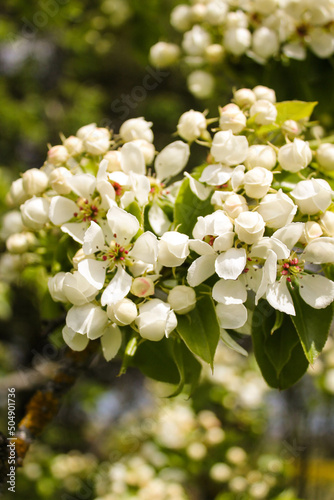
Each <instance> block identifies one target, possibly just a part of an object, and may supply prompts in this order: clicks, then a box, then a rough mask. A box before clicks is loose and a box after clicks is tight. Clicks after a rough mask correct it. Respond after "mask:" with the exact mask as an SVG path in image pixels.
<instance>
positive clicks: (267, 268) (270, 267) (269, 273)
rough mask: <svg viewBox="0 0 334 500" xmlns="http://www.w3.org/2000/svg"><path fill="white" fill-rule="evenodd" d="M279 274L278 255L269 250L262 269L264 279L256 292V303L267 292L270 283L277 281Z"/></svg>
mask: <svg viewBox="0 0 334 500" xmlns="http://www.w3.org/2000/svg"><path fill="white" fill-rule="evenodd" d="M276 276H277V255H276V253H275V252H273V251H272V250H268V257H267V260H266V262H265V263H264V266H263V270H262V279H261V283H260V286H259V288H258V290H257V292H256V296H255V304H256V305H257V303H258V301H259V300H260V298H261V297H263V295H264V294H265V293H266V291H267V288H268V286H269V285H272V284H273V283H275V281H276Z"/></svg>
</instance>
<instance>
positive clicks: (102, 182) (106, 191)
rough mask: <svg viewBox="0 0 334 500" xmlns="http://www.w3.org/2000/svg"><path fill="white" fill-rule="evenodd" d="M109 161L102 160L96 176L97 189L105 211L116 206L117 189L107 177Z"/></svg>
mask: <svg viewBox="0 0 334 500" xmlns="http://www.w3.org/2000/svg"><path fill="white" fill-rule="evenodd" d="M107 166H108V161H107V160H102V161H101V163H100V166H99V170H98V172H97V176H96V189H97V190H98V192H99V193H100V195H101V196H102V200H103V202H102V207H103V208H104V209H107V208H110V207H111V206H113V204H114V200H115V196H116V195H115V189H114V188H113V186H112V184H111V183H110V182H109V180H108V175H107Z"/></svg>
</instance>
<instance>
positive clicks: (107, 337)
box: [101, 324, 122, 361]
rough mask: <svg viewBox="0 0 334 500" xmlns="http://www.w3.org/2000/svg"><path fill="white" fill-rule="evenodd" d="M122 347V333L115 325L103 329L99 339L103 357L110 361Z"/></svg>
mask: <svg viewBox="0 0 334 500" xmlns="http://www.w3.org/2000/svg"><path fill="white" fill-rule="evenodd" d="M121 345H122V333H121V330H120V329H119V328H118V326H117V325H115V324H114V325H109V326H107V327H106V328H105V329H104V332H103V335H102V337H101V346H102V352H103V356H104V357H105V359H106V360H107V361H110V360H111V359H112V358H114V357H115V356H116V354H117V353H118V351H119V348H120V347H121Z"/></svg>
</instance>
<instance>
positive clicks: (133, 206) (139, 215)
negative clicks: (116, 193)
mask: <svg viewBox="0 0 334 500" xmlns="http://www.w3.org/2000/svg"><path fill="white" fill-rule="evenodd" d="M126 211H127V212H128V213H129V214H131V215H134V216H135V217H136V219H137V220H138V222H139V225H140V229H138V232H137V234H136V236H135V239H136V238H138V236H140V235H141V233H142V232H143V225H144V214H143V211H142V210H141V208H140V206H139V205H138V203H137V202H136V201H133V202H132V203H130V205H128V206H127V207H126Z"/></svg>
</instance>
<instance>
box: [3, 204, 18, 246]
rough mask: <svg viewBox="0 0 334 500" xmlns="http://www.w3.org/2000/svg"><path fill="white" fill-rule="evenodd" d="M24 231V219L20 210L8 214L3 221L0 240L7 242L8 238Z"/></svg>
mask: <svg viewBox="0 0 334 500" xmlns="http://www.w3.org/2000/svg"><path fill="white" fill-rule="evenodd" d="M21 231H23V224H22V217H21V212H20V211H19V210H11V211H10V212H7V213H6V214H5V215H4V216H3V218H2V221H1V229H0V238H1V239H2V240H6V239H7V238H8V236H10V235H11V234H14V233H20V232H21Z"/></svg>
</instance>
